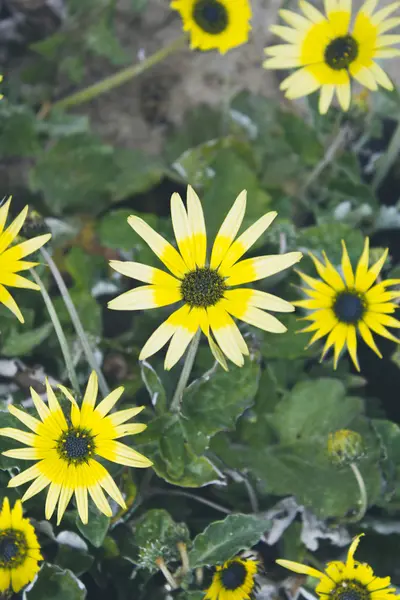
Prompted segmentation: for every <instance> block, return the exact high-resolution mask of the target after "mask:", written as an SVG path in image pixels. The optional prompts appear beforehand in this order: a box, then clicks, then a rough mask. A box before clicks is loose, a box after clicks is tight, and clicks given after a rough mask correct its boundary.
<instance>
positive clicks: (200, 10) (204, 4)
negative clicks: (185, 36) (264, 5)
mask: <svg viewBox="0 0 400 600" xmlns="http://www.w3.org/2000/svg"><path fill="white" fill-rule="evenodd" d="M171 8H174V9H175V10H177V11H178V12H179V13H180V15H181V17H182V20H183V29H184V31H188V32H189V33H190V45H191V48H199V49H200V50H213V49H216V50H219V51H220V52H221V54H224V53H225V52H227V51H228V50H230V49H231V48H236V46H240V45H241V44H245V43H246V42H247V40H248V37H249V31H250V29H251V25H250V23H249V21H250V19H251V6H250V2H249V0H173V2H171Z"/></svg>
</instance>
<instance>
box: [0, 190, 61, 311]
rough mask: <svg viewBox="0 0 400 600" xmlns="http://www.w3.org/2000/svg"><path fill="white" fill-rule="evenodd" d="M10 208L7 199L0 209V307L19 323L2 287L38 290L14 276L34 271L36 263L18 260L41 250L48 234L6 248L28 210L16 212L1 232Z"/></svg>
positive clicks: (14, 236) (14, 306)
mask: <svg viewBox="0 0 400 600" xmlns="http://www.w3.org/2000/svg"><path fill="white" fill-rule="evenodd" d="M10 204H11V197H10V198H8V200H7V202H5V204H3V206H1V207H0V303H2V304H4V305H5V306H6V307H7V308H8V309H9V310H11V312H12V313H14V315H15V316H16V317H17V319H18V320H19V321H20V322H21V323H23V322H24V317H23V316H22V313H21V311H20V309H19V308H18V305H17V303H16V302H15V300H14V298H13V297H12V296H11V294H10V292H9V291H8V290H7V289H6V286H10V287H16V288H26V289H30V290H40V287H39V286H38V285H37V284H36V283H33V282H32V281H29V279H26V278H25V277H22V276H21V275H18V273H19V271H26V270H27V269H31V268H32V267H36V266H37V265H38V264H39V263H36V262H27V261H25V260H21V258H24V257H25V256H27V255H28V254H31V253H32V252H35V251H36V250H38V249H39V248H41V247H42V246H43V245H44V244H45V243H46V242H48V241H49V239H50V238H51V234H50V233H47V234H45V235H39V236H37V237H34V238H32V239H31V240H26V241H25V242H22V243H20V244H16V245H15V246H13V247H12V248H9V246H10V244H11V243H12V242H13V241H14V240H15V238H16V237H17V235H18V233H19V232H20V230H21V227H22V226H23V224H24V222H25V219H26V217H27V214H28V206H25V208H24V209H23V211H22V212H20V214H19V215H18V216H17V217H16V218H15V219H14V221H13V222H12V223H11V224H10V225H9V226H8V227H7V229H4V226H5V223H6V220H7V215H8V210H9V208H10Z"/></svg>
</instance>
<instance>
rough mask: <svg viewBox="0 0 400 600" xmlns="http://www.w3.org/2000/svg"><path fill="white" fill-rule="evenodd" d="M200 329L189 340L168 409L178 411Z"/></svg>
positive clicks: (195, 350)
mask: <svg viewBox="0 0 400 600" xmlns="http://www.w3.org/2000/svg"><path fill="white" fill-rule="evenodd" d="M200 335H201V330H200V329H199V330H198V331H197V333H196V335H195V336H194V338H193V339H192V341H191V342H190V346H189V350H188V351H187V354H186V358H185V364H184V365H183V369H182V373H181V376H180V377H179V381H178V385H177V386H176V390H175V394H174V397H173V398H172V402H171V406H170V410H171V411H172V412H179V409H180V407H181V402H182V396H183V392H184V391H185V388H186V386H187V382H188V381H189V377H190V373H191V372H192V368H193V363H194V359H195V358H196V353H197V349H198V347H199V342H200Z"/></svg>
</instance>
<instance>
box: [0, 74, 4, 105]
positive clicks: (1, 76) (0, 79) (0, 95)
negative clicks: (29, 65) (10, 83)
mask: <svg viewBox="0 0 400 600" xmlns="http://www.w3.org/2000/svg"><path fill="white" fill-rule="evenodd" d="M2 81H3V75H0V83H1V82H2ZM2 98H4V96H3V94H0V100H1V99H2Z"/></svg>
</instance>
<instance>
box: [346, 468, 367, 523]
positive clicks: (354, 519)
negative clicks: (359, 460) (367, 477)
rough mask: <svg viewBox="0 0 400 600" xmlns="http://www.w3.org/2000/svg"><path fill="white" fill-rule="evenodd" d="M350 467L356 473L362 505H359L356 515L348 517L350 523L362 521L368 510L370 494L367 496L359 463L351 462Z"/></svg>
mask: <svg viewBox="0 0 400 600" xmlns="http://www.w3.org/2000/svg"><path fill="white" fill-rule="evenodd" d="M350 468H351V470H352V471H353V473H354V477H355V478H356V480H357V483H358V487H359V489H360V501H359V504H360V506H359V509H358V512H357V514H356V515H354V517H351V518H350V519H347V522H348V523H357V522H358V521H361V519H362V518H363V516H364V515H365V513H366V512H367V508H368V496H367V490H366V487H365V483H364V479H363V476H362V475H361V473H360V469H359V468H358V467H357V465H356V464H355V463H350Z"/></svg>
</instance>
